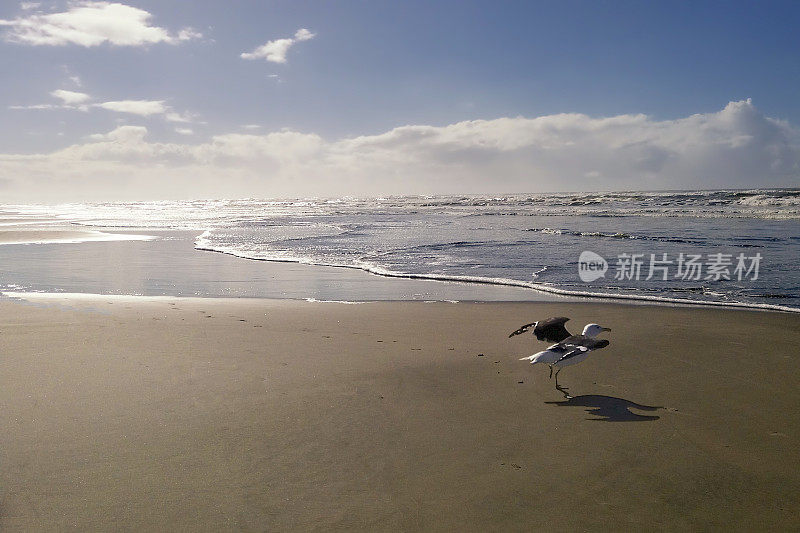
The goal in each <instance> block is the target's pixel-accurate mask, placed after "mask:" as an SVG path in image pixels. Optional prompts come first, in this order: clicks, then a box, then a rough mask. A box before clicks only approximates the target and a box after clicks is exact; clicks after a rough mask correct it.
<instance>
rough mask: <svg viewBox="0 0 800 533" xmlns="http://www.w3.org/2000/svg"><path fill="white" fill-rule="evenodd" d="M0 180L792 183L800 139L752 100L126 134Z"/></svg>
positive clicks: (22, 167) (120, 192)
mask: <svg viewBox="0 0 800 533" xmlns="http://www.w3.org/2000/svg"><path fill="white" fill-rule="evenodd" d="M0 181H3V182H4V183H5V185H4V189H5V190H3V191H0V192H2V195H3V198H4V200H5V199H7V200H6V201H12V199H13V201H26V202H48V201H49V202H52V201H68V200H107V199H159V198H165V199H173V198H198V197H202V198H209V197H224V198H232V197H286V196H341V195H355V196H367V195H382V194H448V193H452V194H468V193H512V192H545V191H578V190H615V189H616V190H619V189H628V190H629V189H639V190H641V189H698V188H728V187H730V188H752V187H770V186H800V132H799V131H798V130H797V129H794V128H793V127H792V126H790V125H789V124H788V123H786V122H783V121H780V120H775V119H772V118H768V117H765V116H764V115H763V114H761V113H760V112H759V111H758V110H757V109H756V108H755V107H754V106H753V104H752V103H751V102H750V101H749V100H746V101H740V102H731V103H729V104H728V105H727V106H726V107H725V108H724V109H723V110H721V111H719V112H715V113H706V114H697V115H692V116H689V117H686V118H681V119H676V120H665V121H657V120H653V119H651V118H649V117H647V116H645V115H619V116H614V117H606V118H593V117H589V116H586V115H582V114H575V113H569V114H557V115H548V116H541V117H536V118H523V117H517V118H498V119H494V120H471V121H464V122H459V123H456V124H451V125H448V126H425V125H415V126H404V127H399V128H395V129H392V130H390V131H387V132H385V133H383V134H380V135H370V136H361V137H352V138H346V139H341V140H336V141H329V140H325V139H323V138H322V137H320V136H319V135H316V134H313V133H301V132H295V131H280V132H271V133H264V134H242V133H229V134H225V135H217V136H215V137H213V138H211V139H210V140H208V141H207V142H202V143H196V144H189V143H186V144H180V143H159V142H152V141H150V140H148V130H147V129H146V128H144V127H141V126H122V127H120V128H117V129H116V130H114V131H112V132H110V133H107V134H103V135H95V136H92V137H91V138H90V139H89V141H88V142H86V143H83V144H76V145H72V146H69V147H67V148H64V149H62V150H59V151H56V152H52V153H47V154H34V155H20V154H5V155H0ZM44 191H52V192H51V193H48V192H44Z"/></svg>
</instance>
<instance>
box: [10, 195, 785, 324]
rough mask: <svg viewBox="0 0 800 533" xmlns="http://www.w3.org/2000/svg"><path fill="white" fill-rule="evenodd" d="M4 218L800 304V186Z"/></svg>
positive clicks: (102, 206)
mask: <svg viewBox="0 0 800 533" xmlns="http://www.w3.org/2000/svg"><path fill="white" fill-rule="evenodd" d="M0 219H2V220H6V222H3V221H2V220H0V223H2V224H5V225H6V226H8V225H17V226H21V227H24V225H26V224H38V225H40V226H41V225H42V224H45V223H48V224H67V225H69V226H71V227H83V228H91V229H93V230H97V231H102V232H103V235H107V234H108V233H109V232H110V233H112V234H113V231H114V230H124V231H125V233H127V234H130V233H137V232H142V233H143V234H146V233H147V232H148V231H165V230H168V231H178V230H179V231H183V232H187V231H188V232H194V234H195V237H194V239H195V248H196V250H197V253H198V254H200V253H207V252H220V253H224V254H230V255H232V256H236V257H238V258H241V259H242V260H261V261H281V262H297V263H303V264H308V265H318V266H328V267H330V266H333V267H341V268H350V269H360V270H364V271H367V272H370V273H373V274H377V275H381V276H389V277H406V278H419V279H431V280H439V281H443V282H446V281H459V282H467V283H473V284H494V285H505V286H514V287H522V288H526V289H530V290H531V291H535V292H536V293H541V292H545V293H551V294H561V295H571V296H582V297H591V298H618V299H629V300H652V301H663V302H687V303H689V302H700V303H704V304H711V305H722V306H730V307H753V308H765V309H776V310H785V311H800V269H798V265H797V263H798V259H800V189H770V190H748V191H742V190H721V191H669V192H616V193H573V194H567V193H559V194H515V195H499V196H404V197H385V198H368V199H364V198H328V199H314V198H312V199H309V198H306V199H287V200H261V199H239V200H194V201H159V202H124V203H123V202H115V203H87V204H62V205H55V206H43V205H0ZM97 238H98V239H100V237H97ZM125 238H128V239H130V235H127V236H126V237H125ZM159 238H161V237H159ZM582 254H583V256H582ZM582 257H583V259H584V260H583V261H581V258H582ZM2 283H3V284H4V287H1V288H3V289H4V290H6V291H13V290H15V289H17V288H18V284H15V283H14V280H11V279H4V280H2ZM24 288H25V289H26V290H29V289H31V288H33V289H36V287H31V286H30V285H27V286H25V287H24ZM532 294H534V292H532Z"/></svg>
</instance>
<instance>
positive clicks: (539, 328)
mask: <svg viewBox="0 0 800 533" xmlns="http://www.w3.org/2000/svg"><path fill="white" fill-rule="evenodd" d="M568 320H569V318H567V317H565V316H554V317H551V318H548V319H546V320H539V321H538V322H531V323H530V324H525V325H524V326H522V327H520V328H519V329H518V330H516V331H514V332H513V333H512V334H511V335H509V336H508V337H509V338H511V337H513V336H514V335H521V334H523V333H525V332H527V331H529V330H530V329H531V328H533V334H534V335H536V338H537V339H539V340H540V341H548V342H561V341H563V340H564V339H566V338H567V337H569V336H570V335H571V333H570V332H569V331H567V328H565V327H564V323H565V322H566V321H568Z"/></svg>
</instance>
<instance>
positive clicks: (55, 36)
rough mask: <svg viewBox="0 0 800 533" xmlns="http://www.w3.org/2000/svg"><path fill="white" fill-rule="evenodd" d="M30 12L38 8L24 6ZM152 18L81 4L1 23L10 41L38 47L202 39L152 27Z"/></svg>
mask: <svg viewBox="0 0 800 533" xmlns="http://www.w3.org/2000/svg"><path fill="white" fill-rule="evenodd" d="M21 7H22V8H23V10H25V11H30V10H32V9H36V8H37V7H38V6H35V5H33V3H27V4H23V5H22V6H21ZM151 18H152V15H151V14H150V13H148V12H147V11H145V10H143V9H138V8H135V7H131V6H128V5H125V4H120V3H116V2H114V3H112V2H94V1H79V2H74V3H72V4H70V6H69V8H68V9H67V11H63V12H59V13H43V12H41V11H37V12H36V13H32V14H26V15H24V16H20V17H17V18H15V19H13V20H0V26H7V27H8V28H9V29H8V32H7V33H6V35H5V38H6V40H8V41H11V42H15V43H21V44H29V45H34V46H65V45H69V44H75V45H79V46H85V47H91V46H99V45H101V44H103V43H108V44H111V45H115V46H143V45H148V44H154V43H162V42H163V43H169V44H175V43H178V42H180V41H185V40H189V39H195V38H199V37H201V34H199V33H197V32H196V31H194V30H193V29H191V28H184V29H182V30H180V31H179V32H178V35H177V36H176V35H173V34H172V33H170V32H169V31H168V30H166V29H165V28H161V27H159V26H152V25H151V24H150V19H151Z"/></svg>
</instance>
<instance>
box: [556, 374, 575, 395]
mask: <svg viewBox="0 0 800 533" xmlns="http://www.w3.org/2000/svg"><path fill="white" fill-rule="evenodd" d="M559 372H561V368H559V369H558V370H556V390H558V392H560V393H561V394H563V395H564V399H565V400H571V399H572V396H570V395H569V392H568V391H569V389H568V388H566V387H562V386H560V385H559V384H558V373H559Z"/></svg>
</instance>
